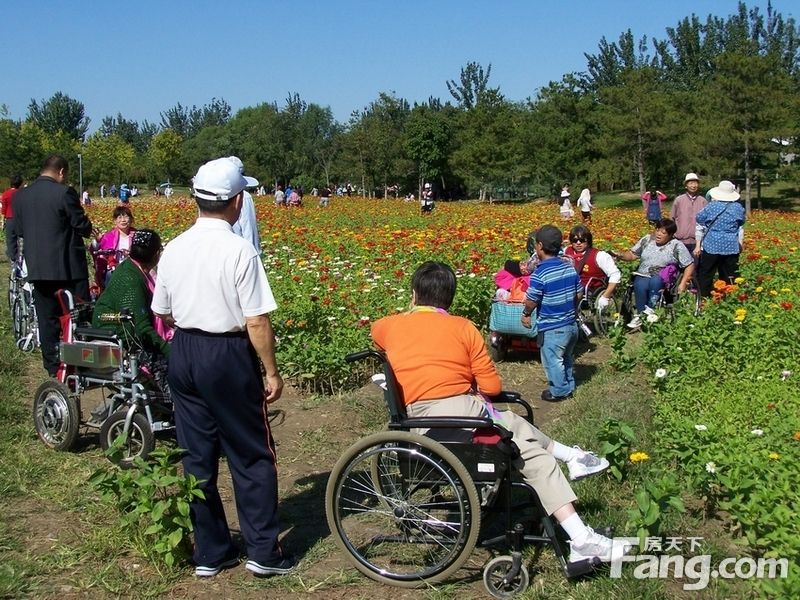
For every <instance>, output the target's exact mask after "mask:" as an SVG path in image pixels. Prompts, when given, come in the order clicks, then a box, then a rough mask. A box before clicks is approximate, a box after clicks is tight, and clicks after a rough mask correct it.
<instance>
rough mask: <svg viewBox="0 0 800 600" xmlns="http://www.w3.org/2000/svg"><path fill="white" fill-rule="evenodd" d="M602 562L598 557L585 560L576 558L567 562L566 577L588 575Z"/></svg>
mask: <svg viewBox="0 0 800 600" xmlns="http://www.w3.org/2000/svg"><path fill="white" fill-rule="evenodd" d="M602 564H603V561H601V560H600V559H599V558H597V557H594V558H587V559H585V560H578V561H575V562H568V563H567V566H566V569H565V570H566V572H567V577H569V578H573V577H581V576H582V575H588V574H589V573H591V572H593V571H594V570H595V569H597V568H598V567H599V566H600V565H602Z"/></svg>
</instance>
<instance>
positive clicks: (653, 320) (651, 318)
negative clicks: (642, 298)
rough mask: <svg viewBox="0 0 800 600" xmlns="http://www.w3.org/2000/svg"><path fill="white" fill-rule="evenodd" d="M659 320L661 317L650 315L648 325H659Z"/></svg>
mask: <svg viewBox="0 0 800 600" xmlns="http://www.w3.org/2000/svg"><path fill="white" fill-rule="evenodd" d="M659 318H660V317H659V316H658V315H657V314H655V313H650V314H649V315H647V322H648V323H658V320H659Z"/></svg>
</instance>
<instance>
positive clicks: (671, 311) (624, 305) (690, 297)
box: [615, 271, 702, 325]
mask: <svg viewBox="0 0 800 600" xmlns="http://www.w3.org/2000/svg"><path fill="white" fill-rule="evenodd" d="M682 276H683V271H680V272H679V273H678V277H677V278H676V280H675V281H674V282H673V283H671V284H669V285H666V286H665V287H664V289H662V290H661V292H660V293H659V296H658V301H657V303H656V306H655V307H654V308H656V309H659V308H663V309H664V311H665V312H666V315H667V317H668V318H669V320H670V321H674V320H675V319H676V318H677V315H678V314H680V313H683V314H688V315H691V316H692V317H697V316H699V315H700V310H701V308H702V298H701V297H700V286H699V284H698V282H697V277H696V276H695V275H692V278H691V281H690V282H689V286H688V288H687V290H686V292H685V293H683V294H679V293H678V284H679V282H680V280H681V277H682ZM634 277H636V275H634V274H631V276H630V278H629V280H628V284H627V285H626V286H625V290H624V291H623V292H622V299H621V301H620V305H619V313H618V314H619V317H618V318H617V320H616V322H615V324H616V325H624V324H625V323H627V322H629V321H630V320H631V319H632V318H633V315H634V314H635V313H636V298H635V296H634V289H633V279H634Z"/></svg>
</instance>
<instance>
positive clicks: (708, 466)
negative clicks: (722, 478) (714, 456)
mask: <svg viewBox="0 0 800 600" xmlns="http://www.w3.org/2000/svg"><path fill="white" fill-rule="evenodd" d="M706 471H707V472H708V473H716V472H717V465H716V464H715V463H713V462H707V463H706Z"/></svg>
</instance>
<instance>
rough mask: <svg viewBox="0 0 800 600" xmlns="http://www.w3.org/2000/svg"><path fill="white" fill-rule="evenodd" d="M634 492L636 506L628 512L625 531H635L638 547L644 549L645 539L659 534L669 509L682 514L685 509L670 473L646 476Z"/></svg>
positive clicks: (677, 485) (676, 482)
mask: <svg viewBox="0 0 800 600" xmlns="http://www.w3.org/2000/svg"><path fill="white" fill-rule="evenodd" d="M637 487H638V489H637V490H636V491H635V492H634V498H635V500H636V505H635V506H634V507H633V508H632V509H630V510H629V511H628V522H627V523H626V525H625V527H626V529H635V530H636V535H637V536H638V537H639V546H640V547H641V548H642V549H644V548H645V538H647V537H652V536H656V535H658V534H660V533H661V526H662V523H663V519H664V515H665V513H666V512H667V510H669V509H670V508H671V509H672V510H674V511H676V512H678V513H683V512H685V511H686V508H685V507H684V505H683V500H681V497H680V485H679V483H678V479H677V477H675V475H673V474H671V473H662V474H661V475H660V476H658V475H657V474H656V473H650V474H648V476H647V478H646V479H645V478H643V481H642V482H641V484H640V485H639V486H637Z"/></svg>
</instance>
